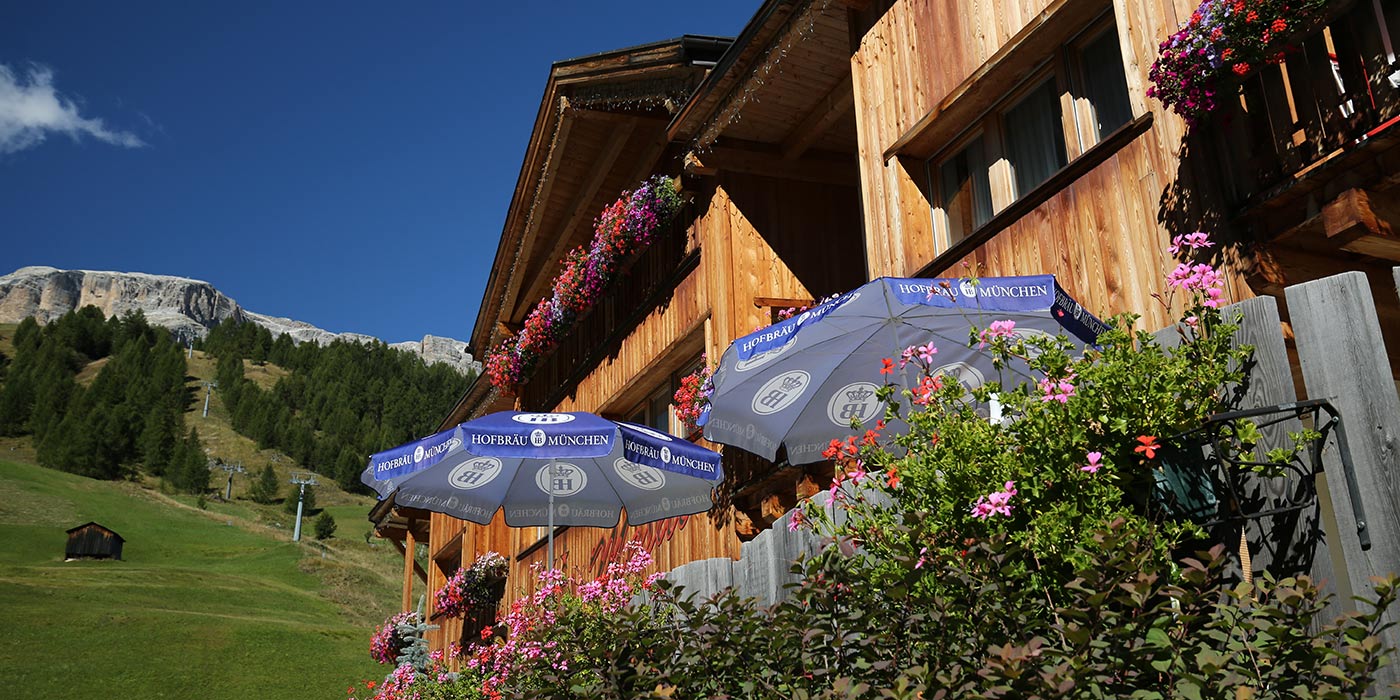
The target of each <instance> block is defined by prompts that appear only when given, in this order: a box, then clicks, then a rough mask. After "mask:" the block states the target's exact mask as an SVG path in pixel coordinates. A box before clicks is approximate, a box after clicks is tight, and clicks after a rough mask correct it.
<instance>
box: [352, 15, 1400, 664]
mask: <svg viewBox="0 0 1400 700" xmlns="http://www.w3.org/2000/svg"><path fill="white" fill-rule="evenodd" d="M1195 6H1196V3H1195V2H1191V1H1189V0H1166V1H1164V2H1139V1H1137V0H990V1H989V2H985V3H977V4H970V3H966V2H961V1H960V0H897V1H895V2H889V1H887V0H886V1H880V0H871V1H857V0H846V1H844V2H842V1H837V0H825V1H823V0H810V1H805V2H804V1H800V0H788V1H780V0H769V1H768V2H765V3H763V4H762V6H761V7H759V8H757V13H756V14H755V15H754V18H753V19H752V20H751V21H750V23H749V24H748V25H747V26H745V27H744V28H743V31H742V32H741V33H740V34H739V36H738V37H737V38H736V39H735V40H733V41H732V44H731V42H730V41H729V40H723V39H714V38H701V37H684V38H681V39H678V40H675V41H668V42H660V43H657V44H652V45H648V46H642V47H636V48H631V49H623V50H619V51H613V52H608V53H603V54H597V55H594V56H587V57H583V58H579V59H574V60H569V61H562V62H560V63H557V64H555V65H554V67H553V69H552V71H551V73H550V77H549V80H548V81H547V83H546V85H545V91H544V99H543V101H542V102H541V106H540V111H539V115H538V117H537V118H536V121H535V128H534V131H533V132H532V135H531V139H530V143H529V147H528V149H527V152H526V155H525V161H524V164H523V165H522V168H521V172H520V177H519V181H518V184H517V186H516V189H515V194H514V197H513V199H512V201H511V204H510V208H509V211H508V214H507V218H506V224H505V229H504V231H503V232H502V236H501V241H500V244H499V247H498V248H497V251H496V258H495V265H494V267H493V270H492V273H491V277H490V279H489V281H488V283H487V287H486V293H485V296H484V298H483V300H482V307H481V311H480V315H479V316H478V318H477V321H476V325H475V328H474V330H473V333H472V338H471V346H472V347H473V348H475V349H476V350H477V351H478V352H484V351H485V350H486V349H488V348H491V347H493V346H495V345H496V344H497V343H499V342H500V341H501V340H502V339H503V338H505V337H507V336H508V335H509V334H511V333H514V332H516V331H518V330H519V328H520V324H521V323H522V321H523V320H524V318H525V317H526V315H527V314H528V313H529V311H530V310H531V308H532V307H533V305H534V304H536V303H537V302H538V301H539V300H540V299H541V298H543V297H544V296H545V295H546V294H547V292H548V290H549V285H550V282H551V280H552V278H553V276H554V275H555V273H556V272H557V270H558V266H559V262H560V260H561V258H562V257H563V255H564V254H565V253H566V252H567V251H568V250H569V249H571V248H573V247H575V246H577V245H580V244H583V243H585V242H586V241H588V240H589V238H590V237H591V235H592V227H591V224H592V221H593V219H594V217H595V216H596V215H597V214H598V212H599V211H600V210H601V209H602V208H603V207H604V206H606V205H607V204H609V203H610V202H612V201H613V200H614V199H615V198H616V197H617V195H618V194H619V193H620V192H621V191H622V190H624V189H628V188H631V187H633V186H635V185H636V184H637V183H638V182H639V181H641V180H642V179H643V178H644V177H646V176H648V175H651V174H667V175H673V176H682V182H683V186H684V189H685V191H686V193H687V195H688V197H689V198H690V202H691V203H690V204H689V205H688V208H687V210H686V211H685V212H684V213H683V214H682V216H681V217H680V220H679V221H678V223H677V224H676V225H675V226H674V227H673V228H672V230H670V231H669V232H667V233H666V234H665V235H663V236H662V237H661V238H660V240H659V241H658V242H656V243H655V244H654V245H652V246H651V247H650V248H649V249H647V250H646V251H645V252H643V253H642V254H641V255H640V257H639V258H638V259H637V260H635V261H634V262H633V263H632V265H631V267H630V268H629V272H628V274H627V275H626V276H625V277H624V278H623V279H621V280H619V281H618V283H617V284H615V285H613V287H612V288H611V289H610V290H609V291H608V293H607V297H606V298H605V299H604V300H603V301H602V302H601V303H599V304H598V305H597V306H596V307H595V308H594V309H593V310H592V311H591V312H590V313H589V314H588V315H587V316H586V317H584V318H583V319H581V321H580V323H579V325H578V326H577V327H576V328H575V330H574V331H573V333H572V335H571V336H570V337H569V338H567V339H566V340H565V341H564V342H563V343H561V345H560V346H559V347H558V348H557V349H556V350H555V351H554V352H553V353H552V355H550V356H549V357H547V358H545V359H544V360H543V361H542V362H541V363H540V365H539V366H538V368H537V369H536V370H535V372H534V373H533V375H532V376H531V377H530V378H529V379H528V380H527V381H525V382H524V383H523V384H522V385H521V386H520V387H519V390H518V392H514V393H507V392H504V391H502V390H500V389H498V388H496V387H493V386H491V384H490V383H489V382H488V381H487V380H486V379H484V378H483V379H482V380H481V381H478V382H477V383H476V384H475V385H474V386H473V387H472V388H471V389H469V390H468V392H467V393H466V395H465V396H463V397H462V400H461V401H460V402H459V403H458V405H457V406H456V408H455V409H454V410H453V411H452V413H451V414H450V415H448V416H446V417H444V420H443V426H444V427H447V426H450V425H455V424H456V423H458V422H461V421H463V420H467V419H470V418H473V417H476V416H480V415H484V414H486V413H489V412H492V411H496V410H503V409H510V408H521V409H527V410H586V411H593V412H597V413H600V414H602V415H605V416H611V417H617V418H623V419H630V420H634V421H638V422H643V423H647V424H651V425H653V426H657V427H662V428H666V429H668V430H671V431H673V432H679V431H681V430H682V426H679V425H678V424H677V423H676V422H675V421H674V420H673V419H672V418H671V415H670V411H669V403H670V397H671V395H672V393H673V391H674V389H675V388H676V385H677V381H678V377H679V376H681V375H682V374H683V373H685V372H687V371H689V370H691V369H693V368H694V367H695V366H696V365H697V364H698V363H699V361H700V356H701V353H708V354H709V355H710V357H712V358H717V357H718V355H719V354H720V353H721V352H722V351H723V349H724V348H725V347H726V346H727V345H728V343H729V342H730V341H731V340H733V339H734V338H736V337H738V336H741V335H744V334H746V333H748V332H750V331H752V330H754V329H755V328H756V327H759V326H762V325H766V324H767V323H769V322H771V321H772V320H773V318H774V314H775V313H776V310H777V309H780V308H784V307H789V306H795V305H800V304H805V303H808V302H810V301H811V300H814V299H817V298H820V297H822V296H825V295H828V294H831V293H835V292H839V291H844V290H847V289H850V288H852V287H855V286H857V285H859V284H860V283H862V282H864V281H866V280H868V279H872V278H874V277H878V276H882V275H894V276H940V275H958V274H961V273H962V271H963V269H964V268H963V266H964V264H967V265H971V266H975V269H976V270H977V271H978V273H979V274H981V275H1019V274H1038V273H1053V274H1055V275H1057V276H1059V278H1060V280H1061V283H1062V284H1063V285H1064V286H1065V287H1066V289H1067V290H1068V291H1069V292H1070V293H1071V294H1073V295H1074V296H1075V297H1076V298H1077V299H1078V300H1080V301H1081V302H1082V303H1083V304H1084V305H1085V306H1086V307H1087V308H1089V309H1091V310H1093V311H1095V312H1097V313H1100V314H1102V315H1111V314H1116V313H1120V312H1134V313H1138V314H1142V315H1143V316H1144V322H1143V323H1144V325H1146V326H1148V327H1152V328H1156V327H1160V326H1162V325H1165V324H1166V323H1167V322H1168V321H1169V320H1170V319H1169V318H1168V317H1167V313H1166V312H1165V311H1164V310H1163V309H1162V308H1161V306H1160V304H1158V303H1157V302H1156V300H1154V299H1153V298H1152V296H1151V295H1152V294H1153V293H1154V292H1156V291H1159V290H1160V289H1161V288H1162V285H1163V282H1162V280H1163V275H1164V273H1165V272H1166V270H1168V269H1170V267H1171V266H1172V264H1173V261H1171V260H1170V259H1169V256H1168V254H1167V253H1166V250H1165V249H1166V247H1167V244H1168V243H1169V241H1170V239H1171V238H1172V236H1174V235H1177V234H1181V233H1188V232H1191V231H1196V230H1205V231H1209V232H1211V233H1213V234H1215V236H1216V238H1217V239H1222V240H1223V243H1222V245H1221V246H1220V247H1219V248H1217V249H1216V250H1217V253H1216V255H1217V257H1218V260H1217V263H1218V266H1219V267H1221V268H1222V269H1223V270H1225V271H1226V272H1227V279H1228V286H1227V289H1226V293H1227V295H1228V296H1229V297H1230V298H1231V299H1232V300H1240V299H1245V298H1248V297H1251V296H1256V295H1261V294H1281V291H1282V288H1283V286H1284V285H1288V284H1294V283H1296V282H1300V281H1305V280H1308V279H1313V278H1317V277H1322V276H1326V275H1329V274H1332V273H1334V272H1337V271H1340V270H1362V271H1365V272H1366V273H1367V274H1368V275H1370V276H1371V279H1372V282H1373V284H1374V285H1375V286H1377V288H1378V289H1379V288H1380V287H1382V286H1388V285H1391V284H1392V282H1391V281H1390V272H1389V267H1390V266H1392V265H1394V264H1395V263H1396V261H1400V246H1398V245H1397V239H1396V238H1395V234H1394V230H1393V228H1394V226H1395V224H1396V223H1400V208H1397V203H1396V189H1395V186H1396V183H1397V180H1400V178H1397V176H1396V175H1395V173H1397V172H1400V168H1397V167H1396V160H1397V158H1400V150H1397V149H1396V144H1397V134H1400V131H1396V130H1395V129H1393V128H1392V126H1393V124H1394V122H1395V116H1396V112H1397V105H1400V91H1397V88H1396V87H1394V86H1393V84H1392V83H1391V82H1390V78H1389V76H1390V75H1391V74H1392V70H1393V69H1394V64H1393V63H1392V62H1393V60H1394V59H1393V50H1392V49H1391V46H1392V44H1393V43H1394V39H1395V38H1397V37H1393V36H1392V32H1391V31H1390V30H1388V29H1387V26H1388V27H1400V17H1397V16H1396V15H1397V14H1400V4H1397V3H1394V2H1381V3H1372V2H1337V3H1334V7H1333V8H1332V10H1331V15H1330V17H1331V21H1330V23H1329V24H1328V25H1327V26H1326V27H1324V28H1319V29H1317V30H1314V31H1313V32H1312V33H1310V34H1308V35H1305V36H1301V37H1299V38H1298V39H1299V41H1300V42H1301V46H1302V47H1303V48H1302V50H1301V51H1300V52H1298V53H1297V54H1290V55H1289V56H1288V58H1287V59H1286V61H1285V63H1284V64H1282V65H1277V66H1268V67H1265V68H1263V69H1261V70H1259V71H1258V72H1257V73H1256V74H1254V75H1252V76H1250V77H1249V78H1248V79H1247V80H1245V81H1244V82H1243V84H1242V85H1241V87H1240V88H1239V91H1238V93H1239V94H1238V95H1233V94H1232V95H1228V96H1226V97H1227V98H1226V99H1225V100H1224V102H1225V103H1226V104H1224V105H1223V107H1222V108H1221V109H1220V110H1218V111H1217V113H1216V114H1215V115H1214V116H1213V117H1212V118H1211V119H1210V120H1209V121H1207V122H1204V123H1201V124H1198V125H1196V126H1195V127H1194V128H1190V129H1188V128H1187V126H1186V124H1185V122H1184V121H1183V120H1182V119H1180V118H1179V117H1177V116H1175V115H1174V114H1172V113H1170V112H1169V111H1168V110H1167V109H1166V108H1164V107H1163V105H1162V104H1161V103H1159V102H1157V101H1155V100H1153V99H1150V98H1148V97H1147V96H1146V93H1147V87H1148V85H1149V82H1148V70H1149V67H1150V66H1151V65H1152V63H1153V61H1154V59H1155V57H1156V52H1157V48H1158V43H1159V42H1160V41H1162V40H1163V39H1164V38H1166V37H1168V36H1169V35H1170V34H1171V33H1173V32H1174V31H1176V29H1177V27H1178V25H1180V24H1181V23H1182V22H1183V21H1185V20H1186V19H1187V18H1188V17H1189V16H1190V14H1191V12H1192V11H1193V10H1194V9H1195ZM1397 77H1398V78H1400V76H1397ZM1395 298H1396V297H1395V295H1394V293H1393V291H1392V292H1390V293H1386V294H1379V293H1378V294H1377V295H1376V299H1377V302H1378V304H1380V305H1381V307H1382V308H1381V310H1380V317H1381V320H1382V323H1383V326H1384V327H1385V331H1386V333H1387V334H1388V335H1389V336H1390V342H1391V347H1400V309H1398V308H1396V303H1395ZM725 459H726V467H725V468H726V474H727V476H726V481H725V483H724V485H723V487H722V489H721V492H722V493H721V499H720V500H721V501H722V503H721V505H719V506H717V507H716V509H715V510H714V511H712V512H711V513H710V514H708V515H703V516H693V517H690V518H686V519H678V520H674V521H669V522H663V523H656V524H652V525H648V526H644V527H642V528H637V529H636V530H635V531H634V530H632V529H630V528H627V527H625V526H619V527H617V528H614V529H613V530H599V529H587V528H575V529H563V528H561V530H560V531H559V533H558V539H557V540H556V547H557V549H558V555H557V556H558V559H559V561H560V562H561V563H562V566H563V568H564V569H565V570H566V571H568V572H569V573H570V574H574V575H593V574H596V573H599V572H601V570H602V568H603V567H604V566H605V565H606V564H607V563H608V561H609V560H610V559H611V558H612V557H613V556H614V555H615V554H616V553H617V552H618V551H619V550H620V548H621V546H622V544H623V543H624V542H625V541H626V540H628V539H634V538H635V539H640V540H641V541H642V542H643V543H644V544H645V545H646V546H647V547H648V549H650V550H651V551H652V552H653V554H654V555H655V557H656V559H657V566H658V568H660V569H663V570H665V569H668V568H672V567H675V566H678V565H680V564H683V563H686V562H688V561H692V560H695V559H701V558H708V557H719V556H731V557H732V556H735V555H736V553H737V548H738V544H739V542H740V541H741V539H744V538H747V537H751V536H752V535H753V534H754V533H755V532H756V531H758V530H761V529H762V528H764V527H766V526H767V525H768V524H770V523H771V522H772V521H773V520H774V519H775V518H777V517H778V516H780V515H781V514H782V513H783V512H784V511H785V510H787V509H788V508H790V507H791V506H792V505H793V504H794V503H795V502H796V500H797V499H798V498H799V497H800V496H803V495H808V494H810V493H812V492H814V491H815V490H816V489H817V488H820V487H822V486H824V485H825V479H827V478H828V477H829V469H830V467H827V471H826V472H825V473H823V471H822V469H821V468H816V469H811V468H803V469H798V468H793V467H787V466H785V465H784V464H783V462H782V461H781V460H780V461H779V463H777V464H773V463H768V462H766V461H764V460H761V459H758V458H756V457H753V456H750V455H745V454H743V453H741V452H740V451H739V450H736V449H731V450H729V451H728V452H726V455H725ZM372 518H373V519H375V520H376V522H377V523H378V526H377V527H378V531H379V533H380V535H381V536H384V537H388V538H390V539H392V540H395V541H396V543H399V544H400V548H401V549H404V550H405V551H412V547H413V546H414V543H421V542H426V543H427V548H428V552H429V557H428V561H429V562H430V564H429V566H428V569H427V570H426V571H424V570H421V569H419V568H418V567H417V564H415V563H414V558H413V557H411V556H406V557H405V586H404V605H405V608H406V609H408V608H410V607H411V606H412V605H413V604H416V599H417V595H416V594H417V593H422V592H426V591H431V590H435V589H436V588H437V587H438V586H440V585H441V583H442V581H443V580H444V578H445V577H446V576H448V575H450V574H451V573H452V572H453V571H455V569H456V568H457V567H459V566H462V565H463V564H464V563H465V564H469V563H470V562H471V561H472V560H473V559H474V558H475V556H476V555H478V554H479V553H482V552H485V551H488V550H495V551H499V552H501V553H503V554H505V555H506V556H507V557H508V558H510V559H511V560H512V562H513V564H512V569H511V573H510V576H509V586H508V592H507V595H508V596H511V595H514V594H515V593H517V592H519V591H522V590H526V589H527V588H528V586H529V585H530V576H529V573H528V567H529V566H530V565H532V564H535V563H538V562H540V561H541V559H542V558H543V556H544V552H543V542H544V535H545V533H544V532H543V531H542V529H538V530H536V529H510V528H507V527H506V526H505V525H504V523H502V522H500V521H499V520H498V522H496V523H494V524H492V525H491V526H487V527H479V526H475V525H471V524H465V525H464V523H462V522H461V521H458V520H455V519H452V518H449V517H446V516H442V515H436V514H428V513H424V512H416V511H412V510H408V509H395V508H393V507H392V504H387V503H386V504H381V507H380V508H379V509H377V510H376V513H374V514H373V515H372ZM405 543H406V544H405ZM415 570H417V575H416V577H417V578H419V579H422V580H425V581H426V584H427V585H426V587H423V586H422V585H421V584H414V581H413V579H414V578H415V573H414V572H415ZM437 622H438V624H441V625H443V628H442V630H440V631H439V632H438V633H436V636H435V637H434V638H433V640H432V641H433V646H434V647H435V648H440V647H442V646H444V645H446V644H447V643H448V642H449V641H452V640H455V639H458V638H460V635H461V632H462V630H461V629H460V622H456V621H453V620H437ZM454 624H455V625H457V626H456V627H454Z"/></svg>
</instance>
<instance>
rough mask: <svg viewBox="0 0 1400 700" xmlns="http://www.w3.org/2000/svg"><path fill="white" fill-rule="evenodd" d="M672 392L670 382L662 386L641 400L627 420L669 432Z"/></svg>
mask: <svg viewBox="0 0 1400 700" xmlns="http://www.w3.org/2000/svg"><path fill="white" fill-rule="evenodd" d="M674 393H675V389H673V388H671V385H670V384H667V385H665V386H662V387H661V388H659V389H657V390H656V391H655V392H653V393H652V395H651V396H648V397H647V398H646V400H644V401H642V403H641V405H639V406H638V407H637V408H636V409H635V410H634V411H632V414H631V415H630V416H628V418H627V420H628V421H629V422H632V423H636V424H637V425H645V426H646V427H648V428H654V429H656V430H660V431H661V432H663V433H669V432H671V396H672V394H674Z"/></svg>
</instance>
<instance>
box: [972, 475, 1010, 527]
mask: <svg viewBox="0 0 1400 700" xmlns="http://www.w3.org/2000/svg"><path fill="white" fill-rule="evenodd" d="M1017 493H1018V492H1017V491H1016V482H1014V481H1008V482H1006V486H1005V487H1003V488H1002V490H1001V491H993V492H991V493H989V494H987V495H985V496H980V497H978V499H977V503H975V504H973V506H972V517H974V518H980V519H982V520H986V519H987V518H990V517H992V516H993V515H1011V509H1012V508H1013V507H1014V506H1012V505H1011V497H1012V496H1015V495H1016V494H1017Z"/></svg>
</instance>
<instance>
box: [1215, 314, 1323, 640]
mask: <svg viewBox="0 0 1400 700" xmlns="http://www.w3.org/2000/svg"><path fill="white" fill-rule="evenodd" d="M1236 312H1238V313H1240V314H1241V316H1240V320H1239V331H1238V332H1237V333H1236V334H1235V337H1234V340H1233V344H1234V345H1236V346H1240V345H1252V346H1254V357H1253V364H1252V366H1251V367H1249V368H1248V370H1249V379H1248V382H1247V383H1246V386H1245V389H1246V393H1245V395H1244V397H1243V399H1242V401H1241V402H1240V407H1241V408H1258V407H1264V406H1276V405H1280V404H1287V403H1291V402H1293V401H1296V400H1297V398H1298V395H1297V391H1296V390H1295V389H1294V387H1293V373H1292V370H1291V368H1290V366H1289V362H1288V350H1287V347H1286V346H1285V345H1284V342H1283V331H1282V326H1281V324H1280V321H1279V313H1278V301H1277V300H1276V299H1274V298H1273V297H1257V298H1254V299H1248V300H1245V301H1242V302H1239V303H1237V304H1232V305H1230V306H1228V307H1226V308H1225V309H1224V317H1225V319H1226V320H1227V321H1231V320H1233V319H1234V318H1235V314H1236ZM1302 428H1303V425H1302V423H1301V421H1298V420H1296V419H1293V420H1288V421H1285V422H1282V423H1279V424H1276V425H1273V426H1270V427H1266V428H1263V429H1262V431H1261V432H1262V433H1263V440H1261V442H1260V444H1259V446H1258V447H1257V448H1255V453H1256V454H1255V456H1256V458H1260V459H1262V457H1263V455H1264V454H1265V453H1267V452H1268V451H1269V450H1270V449H1273V448H1277V447H1285V448H1286V447H1291V446H1292V444H1293V441H1292V440H1291V439H1290V438H1289V436H1288V434H1289V433H1290V432H1297V431H1299V430H1302ZM1305 461H1306V460H1305ZM1318 478H1319V479H1321V478H1325V476H1319V477H1318ZM1255 484H1256V487H1255V489H1254V490H1253V492H1251V493H1247V494H1245V495H1244V498H1245V499H1246V500H1247V501H1250V502H1251V506H1252V507H1251V509H1252V510H1254V511H1256V512H1257V511H1261V510H1267V509H1271V508H1275V507H1278V506H1280V505H1283V504H1285V503H1287V502H1290V501H1292V502H1296V501H1297V500H1301V499H1303V498H1309V497H1316V496H1318V489H1317V485H1316V482H1315V481H1312V480H1304V479H1301V478H1299V477H1298V475H1296V474H1293V473H1291V472H1290V473H1289V474H1288V475H1287V476H1285V477H1280V478H1277V479H1268V480H1256V481H1255ZM1339 486H1340V485H1339ZM1324 492H1325V489H1324ZM1313 501H1314V503H1313V505H1311V506H1309V507H1307V508H1304V509H1302V510H1299V511H1293V512H1288V513H1281V514H1278V515H1273V516H1269V517H1265V518H1260V519H1257V520H1251V521H1248V523H1246V532H1247V535H1248V541H1249V542H1250V544H1251V545H1252V548H1251V549H1252V551H1251V554H1252V556H1253V567H1252V568H1253V570H1254V572H1255V573H1259V572H1265V571H1267V572H1269V573H1272V574H1273V575H1274V576H1275V577H1276V578H1285V577H1288V576H1297V575H1300V574H1306V575H1308V576H1309V577H1310V578H1311V579H1312V580H1313V581H1314V582H1315V583H1317V584H1318V585H1319V586H1321V587H1322V588H1323V590H1324V591H1325V592H1327V593H1331V594H1334V595H1336V594H1337V592H1338V591H1339V590H1340V591H1347V590H1349V587H1348V586H1346V585H1345V584H1344V582H1340V581H1338V580H1337V579H1338V578H1339V577H1338V572H1335V571H1334V569H1333V567H1332V558H1331V556H1330V552H1329V548H1328V542H1327V537H1326V536H1325V535H1324V528H1323V527H1322V523H1323V520H1322V518H1323V504H1322V503H1321V502H1320V501H1319V500H1318V498H1313ZM1334 546H1335V545H1334ZM1343 607H1345V606H1343V605H1342V604H1341V602H1340V601H1334V602H1333V603H1332V605H1331V606H1329V609H1328V610H1327V611H1325V612H1324V613H1323V617H1324V619H1325V620H1327V621H1330V620H1331V619H1333V618H1335V617H1336V616H1337V615H1339V614H1341V612H1342V608H1343Z"/></svg>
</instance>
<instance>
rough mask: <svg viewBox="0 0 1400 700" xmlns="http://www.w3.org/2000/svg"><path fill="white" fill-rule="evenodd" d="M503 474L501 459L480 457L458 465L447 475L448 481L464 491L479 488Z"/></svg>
mask: <svg viewBox="0 0 1400 700" xmlns="http://www.w3.org/2000/svg"><path fill="white" fill-rule="evenodd" d="M500 475H501V460H499V459H496V458H495V457H478V458H476V459H472V460H468V461H466V462H463V463H462V464H459V465H457V467H456V468H454V469H453V470H452V472H451V473H450V474H448V475H447V483H448V484H451V485H452V487H453V488H456V489H461V490H463V491H471V490H472V489H479V488H481V487H483V486H485V485H487V484H489V483H491V482H492V481H494V480H495V479H496V477H498V476H500Z"/></svg>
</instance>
